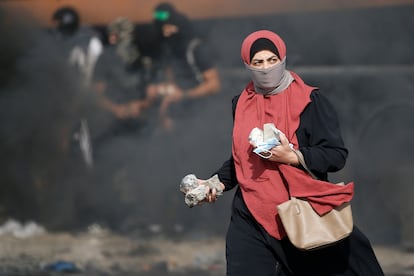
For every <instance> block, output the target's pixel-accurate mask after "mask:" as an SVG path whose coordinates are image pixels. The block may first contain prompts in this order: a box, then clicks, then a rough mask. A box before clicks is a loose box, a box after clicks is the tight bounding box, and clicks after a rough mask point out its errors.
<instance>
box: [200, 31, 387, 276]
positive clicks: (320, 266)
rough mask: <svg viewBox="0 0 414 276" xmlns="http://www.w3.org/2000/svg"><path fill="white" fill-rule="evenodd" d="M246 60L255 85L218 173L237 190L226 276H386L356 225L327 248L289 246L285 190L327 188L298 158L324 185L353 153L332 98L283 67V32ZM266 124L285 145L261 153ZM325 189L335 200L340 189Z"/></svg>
mask: <svg viewBox="0 0 414 276" xmlns="http://www.w3.org/2000/svg"><path fill="white" fill-rule="evenodd" d="M241 57H242V60H243V62H244V64H245V67H246V70H247V71H248V73H249V74H250V77H251V79H252V81H251V82H249V83H248V84H247V86H246V87H245V89H244V90H243V91H242V92H241V94H240V95H238V96H236V97H234V98H233V114H234V127H233V135H232V137H233V141H232V156H231V157H230V159H229V160H227V161H226V162H224V164H223V165H222V167H220V168H219V169H218V170H217V171H216V173H215V174H217V175H218V178H219V179H220V182H221V188H222V189H224V191H228V190H230V189H232V188H234V187H236V186H237V190H236V192H235V195H234V200H233V204H232V215H231V221H230V224H229V227H228V232H227V236H226V257H227V275H234V276H244V275H246V276H250V275H303V276H305V275H325V276H327V275H370V276H378V275H384V274H383V272H382V269H381V267H380V265H379V263H378V261H377V258H376V256H375V254H374V252H373V249H372V247H371V245H370V242H369V240H368V239H367V238H366V237H365V236H364V234H363V233H361V231H360V230H358V228H357V227H354V229H353V232H352V233H351V235H350V236H349V237H347V238H345V239H344V240H342V241H340V242H338V243H336V244H334V245H331V246H329V247H326V248H323V249H317V250H314V251H302V250H299V249H297V248H296V247H294V246H293V245H292V244H291V243H290V241H289V239H288V238H287V236H286V233H285V231H284V228H283V225H282V224H281V221H280V218H279V217H278V213H277V208H276V206H277V205H279V204H281V203H283V202H285V201H287V200H288V199H289V193H288V191H287V186H289V190H290V192H292V193H293V189H296V192H298V193H299V192H301V193H302V194H308V195H312V193H315V191H316V190H317V189H315V187H316V186H315V185H319V187H318V190H320V189H321V187H322V186H320V185H322V184H320V182H321V181H319V182H314V181H317V180H314V179H313V178H311V177H306V176H307V175H306V174H304V173H303V170H304V168H303V167H301V165H299V158H298V155H302V156H303V158H304V160H305V163H306V164H307V167H308V168H309V169H310V170H311V171H312V172H313V173H314V174H315V175H316V176H317V177H318V178H319V179H320V180H325V181H326V180H327V178H328V173H330V172H336V171H338V170H340V169H342V168H343V167H344V165H345V161H346V158H347V155H348V151H347V149H346V148H345V146H344V143H343V140H342V137H341V132H340V127H339V124H338V120H337V116H336V112H335V110H334V109H333V107H332V105H331V104H330V103H329V101H328V100H327V99H326V98H325V97H324V96H323V94H322V93H321V92H320V91H319V90H318V89H317V88H315V87H311V86H309V85H307V84H305V83H304V82H303V80H302V79H301V78H300V77H299V76H298V75H297V74H295V73H294V72H292V71H288V70H286V69H285V66H286V46H285V43H284V41H283V40H282V39H281V38H280V37H279V36H278V35H277V34H275V33H273V32H271V31H268V30H260V31H256V32H253V33H251V34H250V35H248V36H247V37H246V38H245V40H244V41H243V43H242V47H241ZM268 123H273V124H274V125H275V126H276V127H277V128H278V129H279V130H280V131H281V133H280V143H281V144H280V145H276V146H274V147H273V148H271V149H269V150H268V151H267V152H266V153H262V154H257V152H255V147H254V146H252V144H251V143H249V141H248V137H249V135H250V133H251V130H252V129H254V128H256V127H262V126H263V125H264V124H268ZM259 153H260V152H259ZM199 182H200V183H202V182H203V180H199ZM324 183H325V182H324ZM324 185H325V184H324ZM326 185H329V188H327V190H326V192H329V193H331V195H332V196H333V197H335V196H336V195H337V194H336V189H339V188H338V186H337V185H331V184H330V183H326ZM346 186H349V185H346ZM323 188H325V186H323ZM341 189H342V188H341ZM346 189H348V188H346ZM331 190H332V192H331ZM216 192H217V191H216V190H215V189H212V190H210V191H209V192H208V193H207V201H208V202H213V201H215V200H216ZM348 192H349V191H348ZM344 196H346V195H345V194H344ZM330 203H332V204H334V202H330Z"/></svg>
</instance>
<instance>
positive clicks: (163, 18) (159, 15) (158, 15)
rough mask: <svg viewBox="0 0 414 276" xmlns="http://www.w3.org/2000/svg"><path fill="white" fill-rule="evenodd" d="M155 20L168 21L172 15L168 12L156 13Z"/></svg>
mask: <svg viewBox="0 0 414 276" xmlns="http://www.w3.org/2000/svg"><path fill="white" fill-rule="evenodd" d="M153 16H154V19H155V20H159V21H166V20H168V18H170V13H169V12H168V11H155V12H154V15H153Z"/></svg>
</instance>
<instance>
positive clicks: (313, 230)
mask: <svg viewBox="0 0 414 276" xmlns="http://www.w3.org/2000/svg"><path fill="white" fill-rule="evenodd" d="M295 153H296V155H297V156H298V158H299V162H300V163H301V165H302V166H303V167H304V168H305V169H306V170H307V172H308V173H309V174H310V175H311V176H312V177H313V178H315V179H316V176H315V175H314V174H313V173H312V172H311V171H310V170H309V168H308V167H307V166H306V163H305V161H304V159H303V156H302V154H301V153H300V152H296V151H295ZM337 185H344V183H343V182H341V183H338V184H337ZM288 191H289V187H288ZM289 194H290V193H289ZM277 210H278V212H279V216H280V219H281V220H282V223H283V226H284V228H285V230H286V233H287V236H288V238H289V240H290V241H291V243H292V244H293V245H294V246H295V247H297V248H298V249H301V250H312V249H318V248H321V247H326V246H329V245H332V244H334V243H336V242H338V241H341V240H342V239H344V238H346V237H348V236H349V235H350V234H351V232H352V229H353V218H352V210H351V205H350V203H349V202H346V203H344V204H342V205H341V206H338V207H336V208H334V209H332V210H331V211H330V212H328V213H326V214H325V215H323V216H320V215H319V214H318V213H317V212H316V211H315V210H314V209H313V208H312V206H311V205H310V204H309V202H308V201H307V200H306V199H302V198H296V197H292V196H290V200H288V201H286V202H284V203H282V204H280V205H278V206H277Z"/></svg>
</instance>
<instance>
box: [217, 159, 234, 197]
mask: <svg viewBox="0 0 414 276" xmlns="http://www.w3.org/2000/svg"><path fill="white" fill-rule="evenodd" d="M214 174H217V175H218V178H219V179H220V182H221V183H223V185H224V191H228V190H231V189H233V188H234V187H235V186H236V185H237V183H238V182H237V178H236V170H235V167H234V160H233V157H232V156H231V157H230V158H229V159H228V160H226V161H225V162H224V163H223V165H222V166H221V167H220V168H219V169H218V170H217V171H216V172H215V173H214ZM214 174H213V175H214Z"/></svg>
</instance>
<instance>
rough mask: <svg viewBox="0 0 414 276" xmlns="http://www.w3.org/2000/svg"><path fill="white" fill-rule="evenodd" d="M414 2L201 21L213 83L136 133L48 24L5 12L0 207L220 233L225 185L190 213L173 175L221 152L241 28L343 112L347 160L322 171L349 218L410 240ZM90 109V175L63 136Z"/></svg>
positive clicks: (71, 222) (6, 211) (68, 219)
mask: <svg viewBox="0 0 414 276" xmlns="http://www.w3.org/2000/svg"><path fill="white" fill-rule="evenodd" d="M412 10H413V7H412V6H409V7H394V8H392V7H391V8H384V9H372V10H357V11H345V12H340V11H337V12H332V13H316V12H315V13H306V14H282V15H278V16H266V17H260V16H259V17H244V18H231V19H226V18H221V19H214V20H200V21H196V22H195V24H196V27H198V29H199V30H202V31H203V33H204V36H205V38H207V39H209V42H210V43H211V45H212V48H213V49H215V52H216V54H217V55H216V56H217V60H216V61H217V64H218V65H219V71H220V73H221V79H222V82H223V83H222V90H221V93H220V94H219V95H216V96H213V97H211V98H209V99H207V100H203V101H201V102H198V103H195V104H194V106H193V108H190V109H189V110H188V113H186V114H185V115H184V116H181V117H177V118H175V130H174V131H173V132H171V133H169V132H165V131H162V130H161V129H160V128H159V124H158V121H157V119H156V118H157V114H156V113H157V111H156V109H153V110H150V111H148V112H147V113H145V114H144V117H143V118H142V119H143V120H142V121H140V122H139V123H138V125H137V126H134V127H133V128H132V129H131V127H130V126H128V127H126V128H123V129H119V128H117V129H113V128H111V127H110V126H111V125H112V123H113V121H111V120H109V121H107V119H106V118H107V117H106V116H105V115H102V113H100V112H99V111H98V110H97V108H96V106H95V103H94V99H93V97H92V98H91V95H90V93H88V91H84V89H82V87H81V86H80V84H79V83H80V82H79V80H78V79H77V75H76V74H74V73H73V72H72V71H71V70H70V68H68V66H67V63H66V60H65V59H64V58H63V56H64V55H63V54H62V52H61V51H60V50H59V48H58V47H54V45H56V44H54V43H53V41H51V39H50V38H49V37H48V36H47V35H46V33H45V32H44V31H43V30H40V29H38V28H37V27H36V25H35V24H30V23H31V22H30V21H29V22H28V21H27V19H25V20H24V21H22V20H18V18H19V17H15V18H16V19H11V18H7V21H6V22H7V24H3V22H2V24H0V32H1V33H4V34H5V36H4V38H5V39H2V40H1V41H0V50H1V52H2V53H6V54H2V56H1V60H0V62H1V63H0V68H2V69H1V70H0V81H1V83H0V84H1V86H0V89H1V94H0V105H1V106H0V110H1V111H0V112H2V116H1V120H2V121H1V124H0V132H1V136H0V137H1V138H0V139H1V140H0V141H1V144H0V149H1V153H2V154H1V159H0V160H1V165H2V168H3V170H4V171H3V172H2V174H1V178H2V179H1V181H2V183H4V184H3V185H2V186H1V189H2V190H1V198H0V207H1V209H0V211H1V213H0V214H1V215H2V216H3V217H6V216H12V217H16V218H21V219H36V220H38V221H39V222H41V223H43V224H45V225H46V226H47V227H49V228H78V227H84V226H86V225H88V224H90V223H95V222H96V223H101V224H104V225H107V226H109V227H112V228H114V229H118V230H137V231H138V230H140V231H141V230H142V231H145V229H149V228H150V227H149V226H151V225H152V226H154V225H157V226H159V227H161V228H162V229H164V230H165V231H178V230H180V229H184V230H188V231H198V232H215V231H216V232H220V233H223V232H224V231H225V228H226V225H227V222H228V218H229V213H230V202H231V199H232V195H231V192H230V193H226V194H225V195H224V196H223V197H221V198H220V199H219V200H218V201H217V202H216V203H215V204H214V205H211V206H197V207H195V208H192V209H189V208H187V206H186V205H185V204H184V198H183V195H182V194H181V193H180V192H179V189H178V188H179V182H180V180H181V178H182V177H183V176H184V175H186V174H188V173H195V174H196V175H197V176H199V177H200V178H208V177H210V176H211V173H213V172H214V170H215V169H217V168H218V167H219V166H220V165H221V163H222V162H223V161H224V160H226V159H227V158H228V156H229V155H230V149H231V129H232V117H231V98H232V97H233V96H234V95H236V94H238V93H239V92H240V91H241V90H242V89H243V87H244V86H245V84H246V82H247V81H248V79H247V76H246V75H245V74H244V71H242V70H241V68H242V64H241V61H240V54H239V53H240V45H241V42H242V40H243V39H244V37H245V36H246V35H247V34H249V33H250V32H252V31H255V30H258V29H270V30H273V31H276V32H277V33H279V34H280V35H281V36H282V37H283V38H284V40H285V42H286V44H287V50H288V51H287V52H288V68H290V69H292V70H293V71H296V72H298V73H299V74H300V75H301V76H302V77H303V79H304V80H305V81H306V82H308V83H309V84H311V85H314V86H318V87H320V89H321V91H322V93H324V94H325V95H326V96H327V97H328V98H329V99H330V100H331V101H332V103H333V105H334V106H335V108H336V110H337V112H338V116H339V119H340V122H341V125H342V131H343V137H344V140H345V143H346V145H347V146H348V148H349V150H350V156H349V159H348V163H347V166H346V167H345V169H344V170H342V171H341V172H339V173H338V174H334V175H332V176H331V178H332V179H333V180H334V179H338V180H341V181H355V184H356V196H355V199H354V201H353V204H354V214H355V219H356V223H357V225H358V226H359V227H360V228H362V229H363V230H364V231H366V234H367V235H368V236H369V237H370V238H372V240H373V242H377V243H389V242H393V243H395V242H399V241H404V239H405V240H406V241H407V240H410V239H411V240H412V239H413V238H412V237H411V236H410V235H408V234H406V233H409V232H410V230H409V229H410V227H411V226H410V225H409V224H407V223H406V221H409V219H407V218H410V217H411V216H412V213H410V211H409V209H410V207H409V206H408V205H405V204H404V202H409V199H410V195H412V194H413V191H412V189H411V187H409V185H407V183H408V182H409V179H412V177H411V174H410V171H412V170H411V168H412V166H413V164H414V162H413V159H412V156H413V154H412V150H411V147H410V141H411V137H412V134H413V132H412V130H411V128H410V125H411V118H412V116H413V113H414V109H413V107H412V105H410V104H409V103H410V101H412V97H413V96H412V87H413V85H414V84H413V78H412V75H413V69H412V68H413V67H412V63H413V61H414V56H413V54H412V50H411V48H412V47H411V46H412V44H413V37H412V36H411V33H412V31H413V30H412V28H413V26H414V24H413V19H412V16H411V14H412ZM26 18H27V17H26ZM2 20H3V21H4V20H5V19H4V17H2ZM309 34H310V35H309ZM3 68H7V70H5V69H3ZM89 92H90V91H89ZM85 116H86V117H87V118H88V120H89V122H90V126H91V132H92V134H93V136H94V137H93V138H94V139H93V141H92V142H93V143H92V144H93V150H94V158H95V159H94V167H93V170H89V169H87V167H85V166H84V163H83V159H82V157H81V156H80V155H79V152H78V145H77V144H76V142H73V139H72V138H71V133H72V132H73V130H74V129H76V127H77V124H78V122H79V118H81V117H85ZM398 214H400V215H398ZM411 221H414V220H412V219H411ZM411 232H412V231H411Z"/></svg>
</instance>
